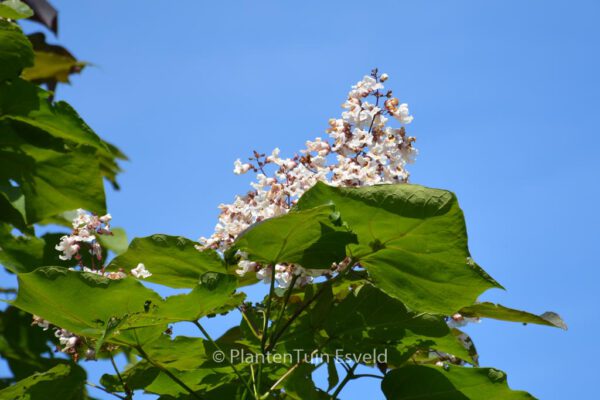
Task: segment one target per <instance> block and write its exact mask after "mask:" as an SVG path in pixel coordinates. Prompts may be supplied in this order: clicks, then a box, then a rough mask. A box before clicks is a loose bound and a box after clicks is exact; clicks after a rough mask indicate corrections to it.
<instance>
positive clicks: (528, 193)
mask: <svg viewBox="0 0 600 400" xmlns="http://www.w3.org/2000/svg"><path fill="white" fill-rule="evenodd" d="M52 3H53V4H55V5H56V6H57V8H58V9H59V10H60V36H59V38H58V41H59V42H60V44H63V45H65V46H67V47H68V48H69V49H71V50H72V51H73V52H74V54H75V55H76V56H78V57H79V58H81V59H83V60H87V61H90V62H92V63H94V65H95V66H94V67H90V68H87V69H86V70H85V71H84V72H83V74H82V75H81V76H78V77H75V78H74V79H73V85H72V86H71V87H65V86H61V87H59V90H58V97H59V98H60V99H65V100H67V101H69V102H70V103H71V104H73V105H74V106H75V108H76V109H77V110H78V111H79V112H80V113H81V114H82V116H83V117H84V118H85V120H86V121H88V123H89V124H90V125H91V126H92V127H93V128H94V129H95V130H96V131H97V132H98V133H99V134H100V135H101V136H102V137H103V138H106V139H107V140H109V141H112V142H114V143H115V144H117V145H118V146H119V147H120V148H121V149H122V150H123V151H125V153H127V154H128V155H129V156H130V158H131V162H129V163H127V164H125V169H126V172H125V173H124V174H123V175H122V176H121V177H120V182H121V184H122V187H123V189H122V190H121V191H120V192H113V191H110V190H109V198H108V201H109V211H110V212H111V214H112V215H113V217H114V223H115V225H119V226H123V227H124V228H125V229H126V230H127V231H128V233H129V235H130V236H131V237H133V236H145V235H148V234H152V233H168V234H178V235H184V236H187V237H190V238H194V239H195V238H198V237H199V236H201V235H208V234H210V233H211V230H212V228H213V226H214V223H215V219H216V215H217V208H216V207H217V205H218V204H219V203H221V202H228V201H230V200H231V199H232V197H233V196H234V195H235V194H236V193H241V192H245V191H246V189H247V185H248V182H249V177H246V176H244V177H238V176H235V175H233V174H232V168H233V161H234V160H235V159H236V158H238V157H246V156H248V155H249V154H250V152H251V150H253V149H257V150H264V151H271V150H272V149H273V148H274V147H280V148H281V149H282V153H283V154H284V155H285V154H288V155H289V154H290V153H292V152H294V151H296V150H297V149H299V148H300V147H301V146H302V145H303V143H304V141H305V140H307V139H314V137H316V136H321V135H324V130H325V129H326V127H327V120H328V119H329V118H330V117H335V116H337V115H339V113H340V108H339V106H340V104H341V103H342V102H343V100H344V97H345V95H346V93H347V91H348V88H349V87H350V85H351V84H354V83H355V82H356V81H357V80H359V79H360V78H361V77H362V76H363V75H364V74H367V73H368V72H369V71H370V69H371V68H372V67H375V66H377V67H379V68H380V70H381V71H382V72H387V73H388V74H389V75H390V77H391V78H390V80H389V81H388V85H387V86H388V87H389V88H392V89H393V90H394V92H395V94H396V95H397V96H399V97H400V99H401V100H402V101H405V102H408V103H409V105H410V107H411V112H412V113H413V115H414V116H415V121H414V122H413V124H411V125H410V126H409V131H410V133H411V134H412V135H414V136H416V137H417V143H416V144H417V147H418V148H419V151H420V155H419V157H418V159H417V162H416V164H414V165H413V166H412V167H411V168H410V170H411V172H412V178H411V179H412V182H413V183H419V184H423V185H427V186H432V187H439V188H445V189H450V190H452V191H454V192H456V194H457V195H458V198H459V201H460V202H461V205H462V207H463V209H464V211H465V214H466V218H467V224H468V229H469V235H470V246H471V251H472V254H473V257H474V258H475V259H476V260H477V262H478V263H479V264H481V265H482V266H483V267H484V268H485V269H486V270H487V271H488V272H489V273H490V274H491V275H492V276H494V277H495V278H496V279H497V280H498V281H499V282H500V283H502V284H503V285H504V286H505V287H506V288H508V291H506V292H503V291H499V290H496V291H491V292H489V293H488V294H486V295H485V296H484V299H486V300H492V301H496V302H500V303H502V304H504V305H506V306H512V307H515V308H522V309H526V310H529V311H532V312H536V313H541V312H544V311H546V310H554V311H556V312H558V313H559V314H561V315H562V316H563V317H564V319H565V320H566V321H567V323H568V324H569V331H568V332H563V331H560V330H557V329H551V328H547V327H538V326H521V325H519V324H509V323H500V322H493V321H488V320H486V321H484V322H482V323H481V324H478V325H476V326H473V327H471V328H469V330H468V331H469V333H471V334H472V336H473V339H474V340H475V343H476V345H477V348H478V350H479V352H480V355H481V364H482V365H483V366H494V367H497V368H500V369H503V370H504V371H506V372H507V373H508V376H509V383H510V385H511V386H512V387H513V388H515V389H525V390H528V391H530V392H531V393H532V394H534V395H535V396H537V397H539V398H542V399H567V398H581V399H584V398H592V393H593V389H592V385H593V383H592V381H593V380H595V379H596V378H597V372H596V370H597V367H596V364H597V359H598V356H599V355H600V354H599V351H598V348H597V347H596V346H595V343H596V339H597V332H599V328H600V323H599V321H600V319H599V317H600V315H599V314H600V311H599V308H598V306H599V300H600V295H599V292H600V290H599V289H598V281H599V278H600V272H599V270H598V267H599V261H600V260H599V258H600V257H599V256H598V251H597V249H596V248H597V246H598V239H599V236H600V235H598V229H599V228H600V217H599V213H598V211H597V210H595V208H596V207H597V204H598V198H599V196H600V189H599V187H598V177H597V174H598V172H599V170H600V162H599V154H598V153H599V150H600V148H599V147H600V146H599V145H600V139H599V137H598V115H599V113H600V107H599V106H600V84H599V80H598V73H599V71H600V53H599V51H598V46H599V39H600V25H599V24H598V19H599V17H600V3H599V2H598V1H595V0H591V1H576V0H574V1H569V2H566V1H549V0H544V1H542V0H528V1H522V0H520V1H517V0H510V1H509V0H503V1H487V2H481V1H447V0H444V1H442V0H440V1H406V0H395V1H379V2H371V3H367V2H364V1H350V0H346V1H300V2H291V1H287V2H286V1H253V2H216V1H212V2H200V1H191V0H185V1H184V0H177V1H161V2H159V1H148V0H144V1H142V0H136V1H133V0H129V1H114V0H110V1H77V2H75V1H66V0H63V1H59V0H54V1H52ZM30 28H31V25H27V29H28V30H29V31H31V29H30ZM52 40H54V38H52ZM3 279H4V278H3ZM227 321H228V323H229V322H231V319H228V320H227ZM212 324H213V325H212V326H211V329H212V330H213V331H214V332H215V333H218V332H221V331H222V330H223V329H225V325H224V324H219V323H215V322H212ZM182 331H185V329H184V330H182ZM93 376H94V377H97V376H98V373H97V372H96V373H94V374H93ZM377 386H378V382H377V381H373V380H371V381H362V380H361V381H359V382H358V383H355V384H351V385H350V386H349V388H348V389H346V390H345V391H344V393H345V395H344V399H364V398H373V399H375V398H380V397H381V398H382V396H381V395H379V394H377V395H375V394H374V393H375V392H374V390H377ZM95 394H96V393H95ZM98 396H99V397H100V396H101V395H100V394H98ZM365 396H366V397H365Z"/></svg>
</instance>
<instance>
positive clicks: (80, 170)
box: [21, 147, 106, 223]
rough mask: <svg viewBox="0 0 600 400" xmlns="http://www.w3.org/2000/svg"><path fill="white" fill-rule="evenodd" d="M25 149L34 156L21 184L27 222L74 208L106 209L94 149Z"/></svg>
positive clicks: (98, 210) (94, 210) (99, 210)
mask: <svg viewBox="0 0 600 400" xmlns="http://www.w3.org/2000/svg"><path fill="white" fill-rule="evenodd" d="M26 151H27V153H28V154H30V155H32V156H34V157H35V159H36V163H35V165H34V166H33V170H32V171H31V172H30V174H29V175H28V176H27V177H26V179H25V180H24V181H23V182H22V186H21V189H22V191H23V194H24V195H25V209H26V212H27V220H28V222H29V223H34V222H38V221H42V220H44V219H46V218H48V217H52V216H54V215H57V214H59V213H61V212H63V211H67V210H73V209H77V208H84V209H86V210H90V211H92V212H95V213H97V214H104V213H106V203H105V198H104V184H103V182H102V175H101V173H100V169H99V165H98V162H97V160H96V159H95V156H96V152H95V151H94V150H93V149H91V148H88V147H81V148H79V149H77V150H75V151H72V152H69V153H59V152H54V151H50V150H44V151H42V150H41V149H34V148H29V149H28V150H26Z"/></svg>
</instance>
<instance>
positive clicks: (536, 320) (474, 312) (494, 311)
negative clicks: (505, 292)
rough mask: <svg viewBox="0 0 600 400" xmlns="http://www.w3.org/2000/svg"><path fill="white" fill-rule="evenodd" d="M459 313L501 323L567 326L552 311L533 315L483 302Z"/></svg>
mask: <svg viewBox="0 0 600 400" xmlns="http://www.w3.org/2000/svg"><path fill="white" fill-rule="evenodd" d="M459 313H460V314H462V315H463V316H465V317H479V318H492V319H498V320H501V321H510V322H521V323H523V324H538V325H547V326H554V327H556V328H561V329H564V330H567V324H565V322H564V321H563V320H562V318H561V317H560V315H558V314H556V313H555V312H552V311H546V312H545V313H543V314H541V315H535V314H531V313H528V312H526V311H520V310H514V309H512V308H508V307H504V306H503V305H500V304H494V303H489V302H484V303H477V304H473V305H472V306H469V307H464V308H462V309H461V310H460V311H459Z"/></svg>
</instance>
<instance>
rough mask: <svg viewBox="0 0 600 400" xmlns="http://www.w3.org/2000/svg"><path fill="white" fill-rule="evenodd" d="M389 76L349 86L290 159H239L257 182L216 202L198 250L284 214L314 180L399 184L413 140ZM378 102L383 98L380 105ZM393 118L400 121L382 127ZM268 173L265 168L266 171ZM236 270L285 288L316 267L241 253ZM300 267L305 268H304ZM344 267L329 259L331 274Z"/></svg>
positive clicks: (239, 167) (238, 167)
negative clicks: (336, 108)
mask: <svg viewBox="0 0 600 400" xmlns="http://www.w3.org/2000/svg"><path fill="white" fill-rule="evenodd" d="M387 79H388V76H387V74H381V75H379V74H378V72H377V70H374V71H373V72H372V73H371V75H370V76H365V77H364V78H363V79H362V80H361V81H360V82H358V83H357V84H356V85H354V86H352V88H351V90H350V92H349V93H348V97H347V99H346V101H345V102H344V104H342V108H343V112H342V114H341V118H338V119H330V120H329V128H328V129H327V130H326V132H327V133H328V137H327V138H321V137H317V138H316V139H315V140H313V141H307V142H306V147H305V148H304V149H302V150H300V152H299V153H297V154H295V155H294V156H293V157H291V158H284V157H281V155H280V150H279V149H278V148H276V149H275V150H273V151H272V152H271V154H270V155H266V154H261V153H259V152H257V151H254V154H253V156H252V157H250V158H249V159H248V162H245V163H244V162H242V161H241V160H239V159H238V160H237V161H236V162H235V164H234V173H236V174H244V173H247V172H250V171H252V172H254V173H256V181H254V182H252V183H251V185H252V188H253V190H251V191H250V192H248V193H247V194H246V195H244V196H237V197H236V198H235V200H234V201H233V203H231V204H221V205H220V206H219V208H220V210H221V214H220V216H219V222H218V223H217V225H216V227H215V232H214V233H213V235H212V236H210V237H208V238H205V237H202V238H200V245H199V246H198V248H199V250H203V249H206V248H212V249H216V250H218V251H222V252H223V251H225V250H227V249H228V248H229V247H230V246H231V245H232V243H233V242H234V240H235V238H236V237H237V236H238V235H239V234H240V233H241V232H242V231H244V230H245V229H246V228H248V227H249V226H250V225H252V224H254V223H256V222H259V221H262V220H264V219H267V218H271V217H275V216H278V215H281V214H285V213H287V212H288V211H289V210H290V208H291V207H292V206H293V205H294V204H295V203H296V202H297V200H298V199H299V198H300V196H302V194H303V193H304V192H306V191H307V190H308V189H310V188H311V187H312V186H314V185H315V184H316V183H317V182H319V181H321V182H326V183H327V184H329V185H333V186H343V187H359V186H369V185H374V184H385V183H404V182H406V181H407V180H408V176H409V174H408V172H407V171H406V169H405V166H406V164H407V163H410V162H412V160H413V159H414V156H415V155H416V150H415V148H414V147H413V142H414V141H415V139H414V138H413V137H410V136H408V135H407V134H406V130H405V125H406V124H409V123H410V122H411V121H412V119H413V117H412V116H410V114H409V112H408V105H407V104H405V103H400V101H399V100H398V99H397V98H396V97H394V96H393V94H392V92H391V91H385V90H384V86H383V83H384V82H385V81H387ZM382 102H383V104H381V103H382ZM388 117H391V118H393V119H395V120H396V121H397V122H398V123H399V126H397V127H391V126H388V122H389V121H390V118H388ZM269 172H270V173H269ZM238 266H239V268H238V270H237V272H238V274H240V275H244V274H246V273H249V272H255V273H256V276H257V278H258V279H262V280H263V281H265V282H269V281H270V279H271V276H274V278H275V280H276V282H277V284H278V286H280V287H287V286H288V285H289V284H290V282H291V281H292V278H293V277H294V276H299V277H300V278H297V279H295V281H296V282H297V284H298V285H302V284H303V283H307V282H310V281H311V280H312V277H313V276H314V275H320V274H323V271H322V270H319V271H313V270H310V269H308V268H307V267H308V266H299V265H276V266H275V267H274V268H275V273H274V274H273V271H272V270H271V267H266V266H261V265H259V264H257V263H255V262H252V261H249V260H247V259H246V258H245V255H244V254H240V261H239V265H238ZM303 267H304V268H303ZM340 267H343V268H345V267H347V265H341V266H340V265H334V266H332V271H326V272H325V273H329V274H330V273H332V272H333V271H335V270H337V269H339V268H340Z"/></svg>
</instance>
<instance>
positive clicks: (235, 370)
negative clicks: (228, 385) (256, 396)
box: [192, 321, 252, 393]
mask: <svg viewBox="0 0 600 400" xmlns="http://www.w3.org/2000/svg"><path fill="white" fill-rule="evenodd" d="M192 323H193V324H194V325H196V326H197V327H198V329H200V332H202V334H203V335H204V337H205V338H206V339H207V340H208V341H210V342H211V343H212V345H213V346H215V348H216V349H217V350H218V351H219V352H221V354H223V357H224V359H225V361H227V363H228V364H229V366H231V369H233V372H234V373H235V374H236V375H237V377H238V378H239V379H240V381H241V382H242V383H243V384H244V386H246V389H247V390H248V391H249V392H250V393H252V390H251V389H250V385H249V384H248V382H246V380H245V379H244V378H243V377H242V374H240V371H238V369H237V368H236V367H235V365H234V364H233V362H232V361H231V359H230V358H229V356H228V355H227V354H226V353H225V352H224V351H223V350H221V347H220V346H219V345H218V344H217V342H215V341H214V340H213V338H212V337H211V336H210V335H209V334H208V332H207V331H206V329H204V327H203V326H202V325H201V324H200V321H192Z"/></svg>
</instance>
